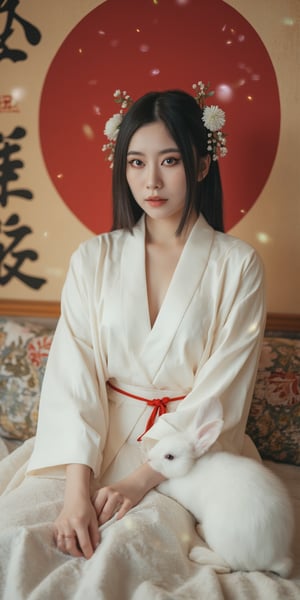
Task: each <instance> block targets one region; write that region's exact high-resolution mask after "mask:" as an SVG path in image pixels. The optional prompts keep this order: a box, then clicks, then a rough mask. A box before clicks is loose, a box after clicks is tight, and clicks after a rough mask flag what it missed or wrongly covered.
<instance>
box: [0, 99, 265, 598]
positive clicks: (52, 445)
mask: <svg viewBox="0 0 300 600" xmlns="http://www.w3.org/2000/svg"><path fill="white" fill-rule="evenodd" d="M203 116H204V113H203V106H202V107H201V106H199V103H197V102H195V99H194V98H193V97H192V96H190V95H189V94H187V93H185V92H182V91H177V90H174V91H166V92H152V93H149V94H146V95H145V96H143V97H142V98H140V99H139V100H138V101H137V102H135V103H134V104H133V105H132V106H131V107H130V109H129V110H128V112H127V113H126V115H125V116H124V118H123V119H122V123H121V126H120V130H119V132H118V137H117V142H116V147H115V152H114V168H113V203H114V226H113V231H111V232H110V233H107V234H102V235H99V236H97V237H94V238H93V239H91V240H89V241H87V242H85V243H83V244H81V246H80V247H79V249H78V250H77V251H76V252H75V253H74V255H73V257H72V259H71V264H70V268H69V272H68V275H67V278H66V282H65V285H64V289H63V293H62V306H61V317H60V319H59V323H58V326H57V330H56V333H55V337H54V341H53V344H52V347H51V352H50V356H49V360H48V364H47V370H46V374H45V378H44V382H43V390H42V397H41V405H40V413H39V423H38V430H37V436H36V439H35V443H34V449H33V452H32V454H31V456H30V460H29V465H28V466H27V477H26V478H25V480H24V481H23V482H21V483H19V485H17V486H16V487H15V489H13V490H12V491H10V492H9V493H7V494H6V495H4V496H3V497H2V499H0V520H1V528H2V531H4V533H1V535H0V548H1V547H3V546H5V544H6V545H7V548H9V547H10V544H11V541H10V535H9V531H11V532H12V531H14V535H15V531H16V529H17V531H19V530H20V529H22V531H23V532H24V531H26V532H27V538H26V539H27V541H28V535H29V533H28V532H30V536H31V537H30V536H29V537H30V539H31V541H32V539H34V540H35V541H34V543H35V544H38V545H39V548H40V560H41V563H43V564H45V560H44V559H43V558H42V554H43V553H44V554H45V553H46V554H47V553H48V554H47V556H48V562H47V565H48V566H47V567H45V566H44V571H45V573H44V575H43V577H44V579H43V578H42V577H41V576H40V575H39V576H38V584H37V582H36V578H35V576H34V573H32V569H31V575H30V586H31V587H30V586H29V587H30V589H31V590H35V589H36V588H35V586H37V585H38V586H39V587H38V590H42V591H45V590H46V589H47V590H48V588H46V587H43V585H44V586H46V582H47V581H48V580H49V578H48V579H47V577H48V575H49V574H50V573H51V580H50V583H49V581H48V584H47V585H50V588H49V589H51V593H52V594H54V595H52V597H56V596H55V590H56V589H58V586H59V575H58V570H59V568H60V569H65V572H66V573H68V572H69V573H73V574H74V569H75V575H74V577H75V580H74V582H73V583H70V585H71V588H70V587H68V590H67V592H66V595H65V596H64V593H63V592H62V591H60V593H61V595H60V596H59V597H60V598H64V597H66V598H69V597H71V596H70V590H75V589H76V590H78V589H80V590H81V594H83V593H84V592H85V591H87V592H88V590H89V591H91V589H94V593H95V596H88V597H97V598H105V599H106V598H108V599H109V600H110V599H111V598H122V599H127V598H133V597H139V596H138V590H140V589H142V588H141V587H140V586H142V587H143V586H144V588H143V590H144V592H143V593H144V596H143V598H148V597H149V598H153V597H154V595H153V589H152V587H151V586H152V585H154V584H155V585H157V586H158V589H167V590H169V591H172V590H173V589H174V588H173V586H174V581H173V576H171V573H172V572H174V573H176V578H175V579H176V582H177V584H176V585H177V588H178V585H179V583H180V585H183V586H184V585H185V583H184V582H185V581H186V580H187V579H188V577H189V576H190V574H191V572H193V573H194V571H193V569H195V565H192V563H191V561H189V560H188V551H189V549H190V547H191V545H193V544H195V543H197V542H196V538H195V535H196V534H195V530H194V521H193V519H192V517H191V515H190V514H189V513H187V511H185V509H183V507H181V506H180V505H178V504H177V503H175V502H174V501H172V500H171V499H169V498H166V497H164V496H163V495H162V494H159V493H158V492H156V491H155V488H156V486H157V485H158V484H159V483H160V482H161V481H162V480H163V477H162V476H161V475H160V474H159V473H157V472H156V471H154V470H153V469H152V468H151V467H150V466H149V464H148V463H147V460H146V451H147V448H148V447H150V446H151V445H153V444H155V443H156V441H157V440H159V439H161V438H162V437H163V436H165V435H166V434H167V433H169V432H170V431H174V430H183V429H186V428H188V427H191V426H192V425H193V422H194V419H195V414H196V411H197V408H198V407H199V405H201V403H202V402H209V399H210V398H215V397H218V398H219V399H220V401H221V403H222V406H223V418H224V428H223V431H222V434H221V436H220V438H219V442H220V444H221V445H222V447H223V448H224V449H226V450H229V451H232V452H235V453H243V454H248V455H255V452H256V451H255V448H254V446H253V445H252V443H251V441H250V440H249V439H248V438H247V436H245V426H246V422H247V416H248V411H249V407H250V402H251V397H252V392H253V386H254V381H255V375H256V368H257V362H258V358H259V354H260V344H261V339H262V336H263V330H264V318H265V308H264V285H263V269H262V265H261V261H260V259H259V258H258V256H257V254H256V252H255V251H254V250H253V249H252V248H251V247H249V246H248V245H247V244H245V243H244V242H242V241H240V240H238V239H235V238H233V237H231V236H229V235H226V234H224V233H222V230H223V219H222V190H221V182H220V175H219V168H218V161H217V160H214V159H216V158H217V156H216V153H220V146H217V145H216V140H217V139H218V140H220V139H221V138H220V136H219V137H218V134H215V133H213V134H212V132H216V128H215V129H214V128H213V127H212V128H211V130H209V129H208V128H207V126H206V125H205V120H204V118H203ZM223 142H224V138H223ZM221 147H222V143H221ZM224 153H225V152H224ZM27 447H28V444H27ZM19 452H20V451H19ZM21 452H23V454H24V450H22V451H21ZM27 452H28V454H30V453H31V446H30V443H29V450H28V449H27ZM16 462H17V460H16V459H15V464H16ZM0 475H1V469H0ZM20 479H21V476H20V477H19V480H20ZM11 487H14V486H11ZM116 513H117V519H116V517H115V518H114V519H112V521H110V520H111V518H112V517H113V516H114V515H115V514H116ZM45 523H46V524H47V526H45ZM104 524H107V525H106V527H105V528H100V530H101V531H102V529H103V533H101V531H99V525H104ZM8 526H9V528H10V529H8ZM21 526H22V527H21ZM12 527H14V529H12ZM11 535H13V534H12V533H11ZM47 535H48V538H47ZM32 536H33V537H32ZM52 536H54V540H53V539H52ZM37 540H38V541H37ZM41 540H42V541H41ZM45 548H46V549H45ZM18 552H20V548H19V549H18ZM50 554H51V559H49V556H50ZM8 555H9V551H8ZM158 555H159V560H158ZM25 556H26V543H24V553H23V559H24V561H25V563H24V564H26V559H25V558H24V557H25ZM70 556H71V557H73V558H72V559H71V561H70ZM78 557H84V558H87V559H91V561H95V564H96V563H97V568H95V569H94V571H93V575H92V581H93V585H94V588H92V587H91V588H89V585H91V586H92V583H91V582H90V584H89V585H88V584H87V582H86V578H84V577H83V574H84V573H86V569H87V568H88V567H87V565H89V564H90V563H91V561H87V562H86V561H84V560H83V562H79V563H78V562H77V567H76V566H74V565H75V562H74V561H76V560H77V559H78ZM7 560H8V559H7ZM130 561H132V562H130ZM4 563H5V561H4ZM4 563H3V564H4ZM5 564H6V563H5ZM112 564H113V565H114V567H115V570H114V575H113V574H112V566H111V565H112ZM71 565H72V566H71ZM6 567H7V564H6ZM28 569H29V572H30V567H28ZM68 569H69V571H68ZM33 571H34V570H33ZM90 572H92V571H90ZM96 574H97V575H96ZM7 577H8V576H5V578H4V579H3V581H7ZM28 577H29V576H28ZM72 577H73V575H72ZM142 582H146V583H147V582H148V583H147V585H148V586H149V590H150V589H152V592H149V590H148V592H147V590H146V588H147V585H146V587H145V583H143V584H142ZM75 584H76V585H75ZM3 585H5V584H3ZM7 585H8V584H7ZM72 585H73V586H74V588H72ZM51 586H52V587H51ZM56 586H57V588H56ZM80 586H81V587H80ZM160 586H161V588H160ZM0 588H1V584H0ZM5 589H6V588H5ZM147 589H148V588H147ZM96 592H97V593H96ZM40 593H41V592H40ZM43 593H44V592H43ZM72 593H73V592H72ZM101 593H102V594H103V595H101ZM135 593H136V594H137V596H134V594H135ZM97 594H98V595H97ZM147 594H148V595H147ZM28 597H29V596H28ZM40 597H42V596H41V595H40V596H39V595H37V596H34V598H40ZM43 597H48V596H43ZM49 597H50V596H49ZM72 597H75V595H74V596H72ZM76 597H77V596H76ZM78 597H83V595H81V596H79V595H78ZM189 597H191V598H192V597H194V596H189Z"/></svg>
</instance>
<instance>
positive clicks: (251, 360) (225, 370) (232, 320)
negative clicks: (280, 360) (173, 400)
mask: <svg viewBox="0 0 300 600" xmlns="http://www.w3.org/2000/svg"><path fill="white" fill-rule="evenodd" d="M240 263H241V261H240V260H239V257H238V255H236V256H234V257H232V258H231V260H230V261H229V266H228V273H227V277H226V283H224V281H223V282H220V285H222V287H223V290H222V294H221V296H220V297H221V300H220V307H219V310H218V313H217V315H216V319H215V323H214V325H213V328H212V334H211V336H210V337H211V339H210V340H209V341H208V342H207V350H206V352H205V353H204V357H203V359H202V360H201V361H200V364H199V367H198V369H197V373H196V375H195V380H194V385H193V388H192V390H191V391H190V393H189V394H188V395H187V396H186V398H185V399H184V400H183V401H182V402H180V404H179V405H178V408H177V410H176V412H173V413H168V414H166V415H163V416H161V417H160V419H159V420H158V422H157V423H156V424H155V425H154V426H153V427H152V428H151V429H150V430H149V432H148V433H147V434H146V435H145V436H144V440H145V445H146V447H147V445H149V444H148V442H147V438H148V441H149V443H153V442H151V440H158V439H161V438H162V437H163V436H164V435H166V434H168V433H171V432H174V430H184V429H186V428H188V427H192V426H193V424H194V423H195V417H196V413H197V409H198V408H199V406H200V405H201V403H203V402H204V403H206V405H207V403H209V400H210V399H211V398H218V399H219V400H220V401H221V404H222V407H223V418H224V427H223V431H222V433H221V436H220V438H219V441H220V443H221V444H222V446H223V448H224V449H227V450H229V451H233V452H236V453H241V452H243V448H244V446H245V444H246V445H247V441H248V440H247V438H246V437H245V428H246V423H247V417H248V413H249V410H250V404H251V400H252V394H253V389H254V384H255V378H256V372H257V366H258V361H259V357H260V352H261V343H262V338H263V334H264V326H265V291H264V268H263V265H262V262H261V260H260V258H259V256H258V255H257V254H256V252H255V251H254V250H252V251H250V252H248V254H247V256H246V257H245V258H244V260H243V261H242V264H240ZM251 445H252V444H251V442H250V447H249V450H250V452H249V453H250V454H252V449H251ZM252 446H253V445H252ZM246 453H247V452H246ZM253 454H255V455H256V451H255V449H254V447H253Z"/></svg>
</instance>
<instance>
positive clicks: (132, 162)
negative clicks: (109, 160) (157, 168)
mask: <svg viewBox="0 0 300 600" xmlns="http://www.w3.org/2000/svg"><path fill="white" fill-rule="evenodd" d="M128 164H129V165H131V166H132V167H142V166H143V162H142V161H141V160H140V159H139V158H133V159H132V160H129V161H128Z"/></svg>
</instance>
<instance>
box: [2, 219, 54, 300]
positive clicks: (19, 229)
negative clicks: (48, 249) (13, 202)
mask: <svg viewBox="0 0 300 600" xmlns="http://www.w3.org/2000/svg"><path fill="white" fill-rule="evenodd" d="M1 233H4V235H5V236H6V237H8V238H9V240H11V242H8V245H7V247H5V245H4V244H2V243H0V285H6V284H7V283H9V281H11V279H12V278H13V277H16V278H17V279H19V280H20V281H22V282H23V283H25V285H28V286H29V287H31V288H33V289H35V290H39V289H40V287H41V286H42V285H44V283H46V281H47V280H46V279H43V278H42V277H33V276H31V275H26V274H25V273H22V272H21V268H22V266H23V263H24V262H25V261H26V260H31V261H33V260H37V258H38V254H37V252H35V250H19V251H17V250H16V248H17V246H18V244H19V243H20V242H21V241H22V240H23V239H24V237H26V236H27V235H28V234H29V233H32V229H30V227H28V226H27V225H19V217H18V215H16V214H12V215H11V216H10V217H9V218H8V219H7V221H6V222H5V223H4V224H3V228H2V223H1V221H0V234H1ZM11 259H13V261H14V262H13V264H12V265H11V264H8V262H9V260H11ZM4 261H6V262H4ZM3 271H4V273H3Z"/></svg>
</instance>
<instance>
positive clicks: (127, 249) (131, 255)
mask: <svg viewBox="0 0 300 600" xmlns="http://www.w3.org/2000/svg"><path fill="white" fill-rule="evenodd" d="M121 261H122V263H121V294H122V298H121V303H122V308H121V310H122V313H123V319H122V320H123V324H124V329H125V339H127V340H128V349H130V350H131V349H132V350H133V352H134V353H136V352H137V353H138V352H139V351H140V349H141V345H143V343H144V340H145V338H147V336H148V335H149V333H150V330H151V326H150V320H149V311H148V297H147V285H146V273H145V222H144V218H143V217H142V218H141V219H140V221H139V222H138V223H137V225H136V226H135V227H134V229H133V235H130V234H129V235H128V237H127V240H126V243H125V245H124V249H123V254H122V257H121ZM130 350H129V351H130Z"/></svg>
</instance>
